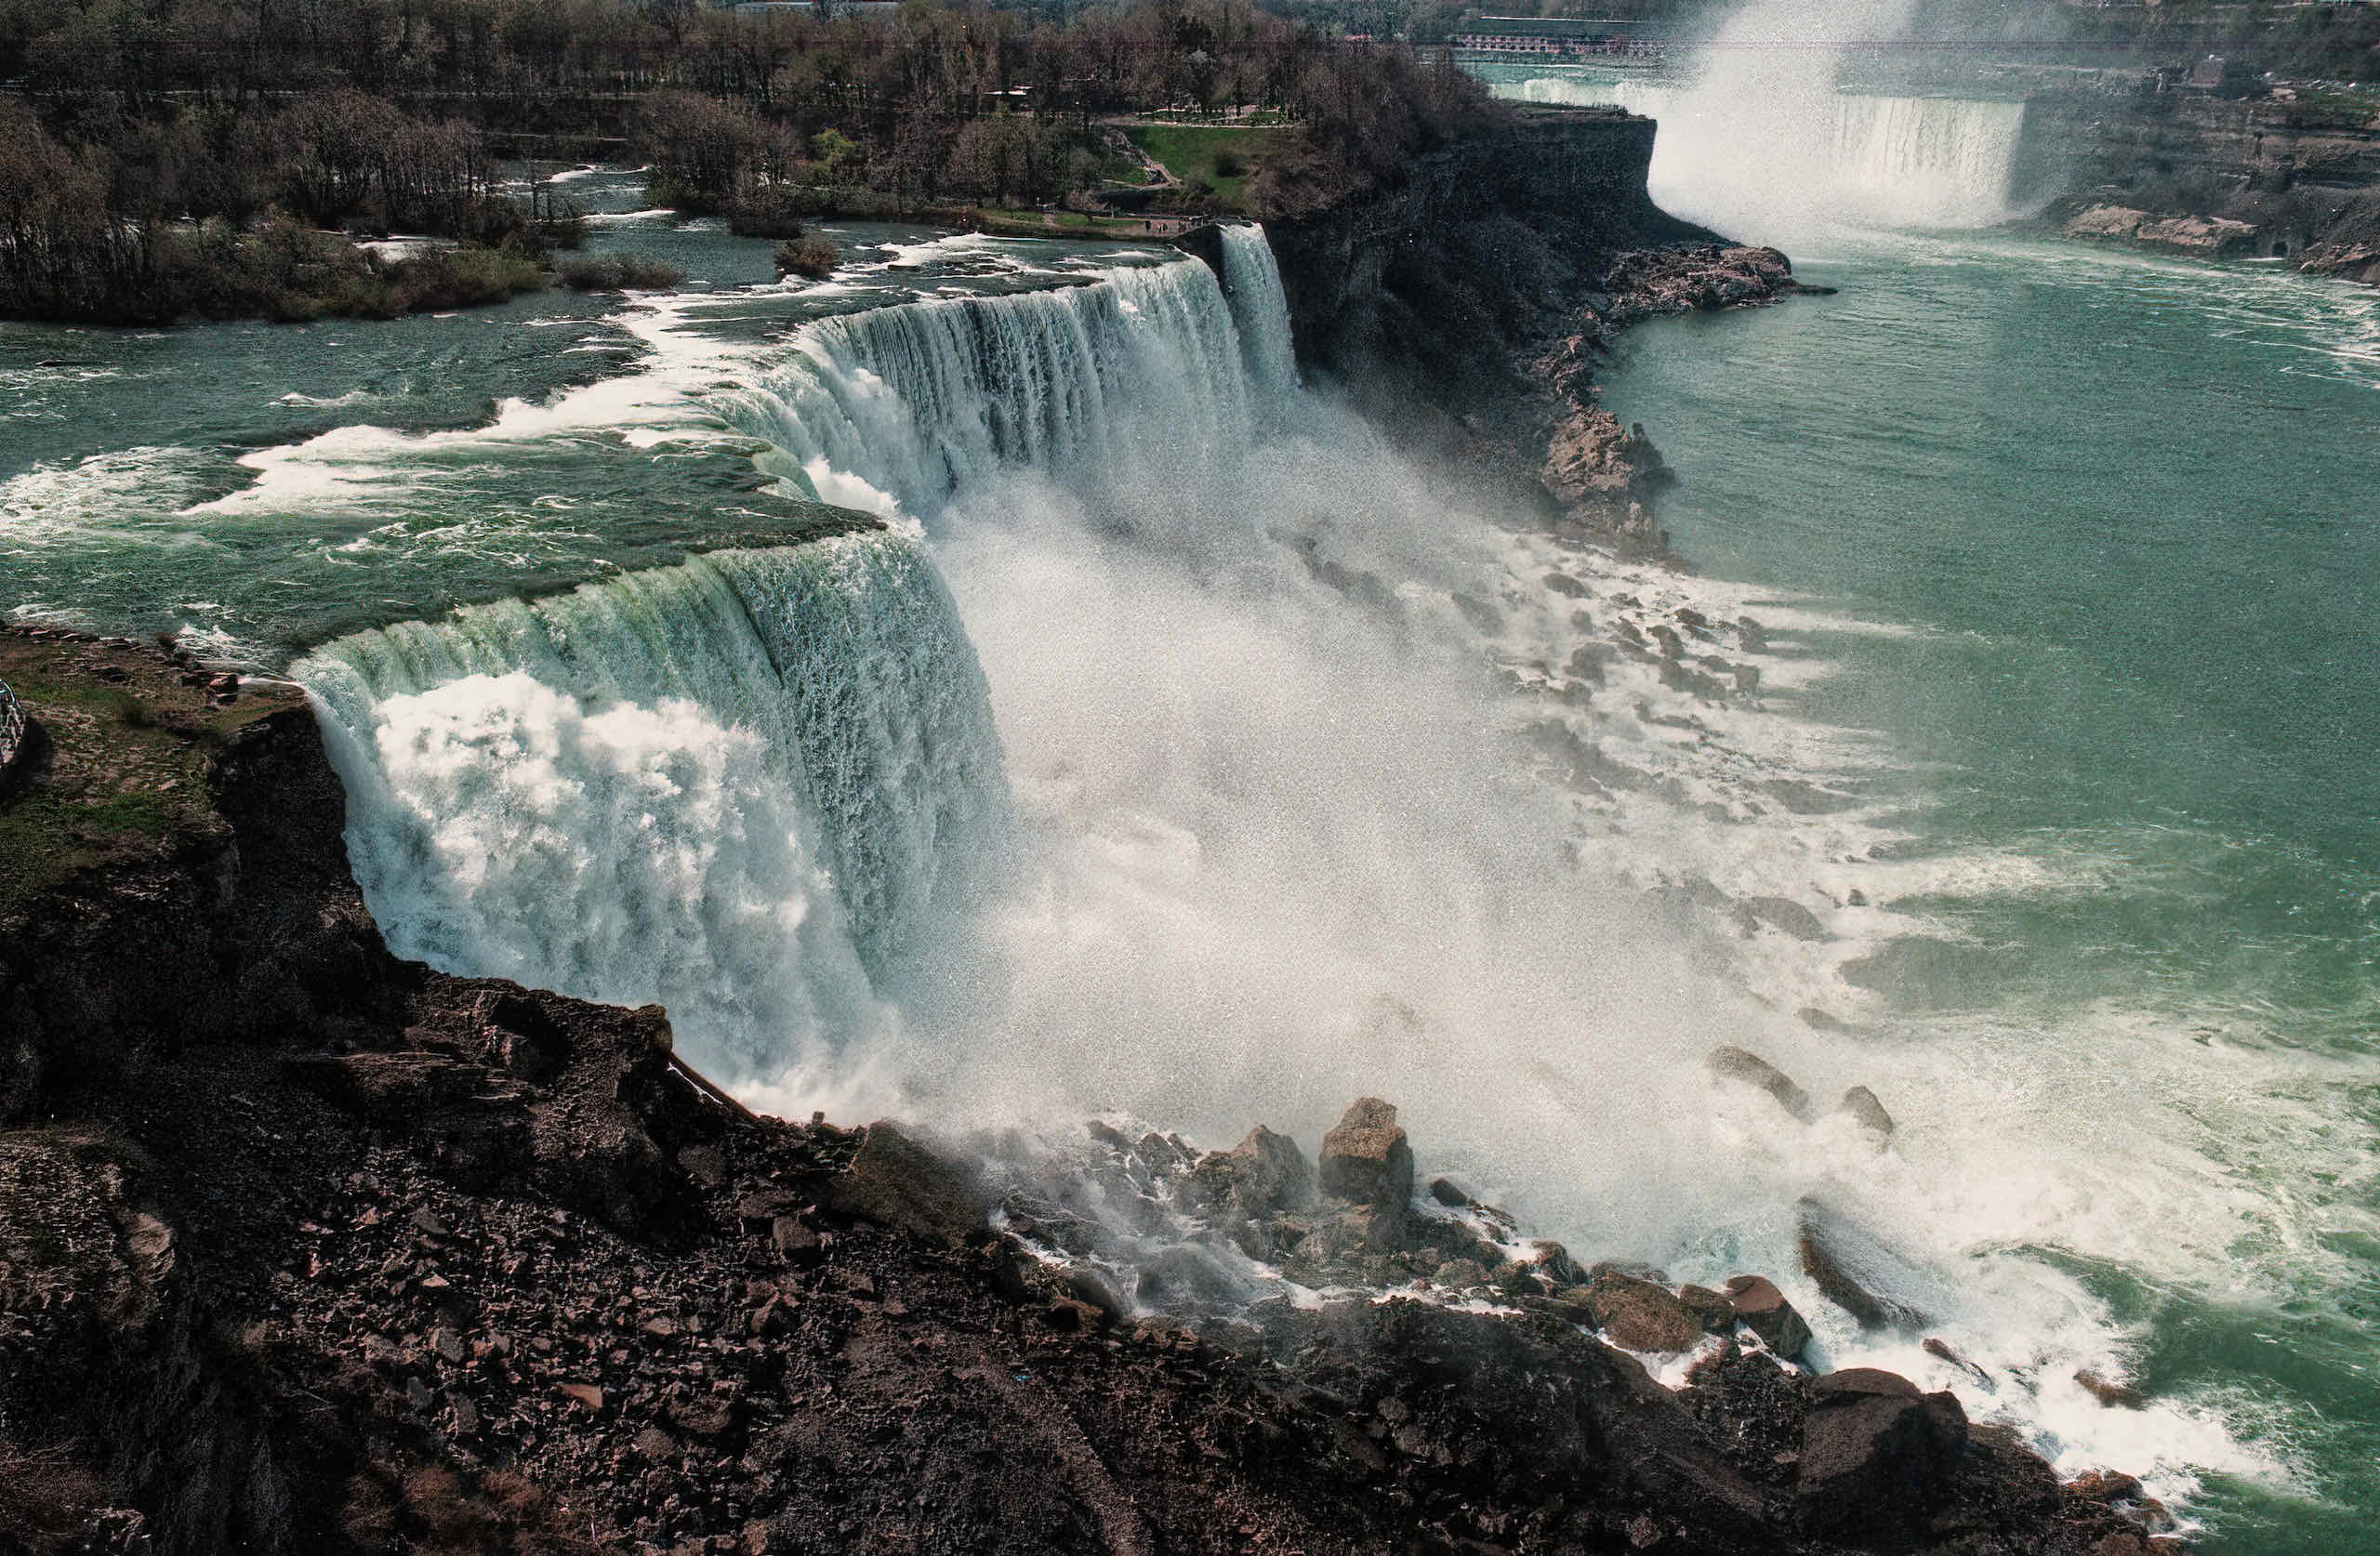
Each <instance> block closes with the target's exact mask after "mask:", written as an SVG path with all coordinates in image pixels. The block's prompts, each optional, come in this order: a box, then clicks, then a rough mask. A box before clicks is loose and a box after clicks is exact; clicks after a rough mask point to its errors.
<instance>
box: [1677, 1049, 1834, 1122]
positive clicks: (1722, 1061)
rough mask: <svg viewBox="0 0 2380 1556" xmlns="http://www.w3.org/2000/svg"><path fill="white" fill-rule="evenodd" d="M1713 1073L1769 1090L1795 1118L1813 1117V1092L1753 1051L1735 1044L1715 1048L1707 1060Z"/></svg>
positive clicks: (1761, 1089) (1805, 1118)
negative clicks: (1798, 1084)
mask: <svg viewBox="0 0 2380 1556" xmlns="http://www.w3.org/2000/svg"><path fill="white" fill-rule="evenodd" d="M1703 1063H1704V1065H1705V1066H1706V1067H1708V1068H1709V1070H1710V1072H1711V1073H1712V1075H1716V1076H1718V1077H1719V1078H1720V1079H1721V1080H1731V1081H1740V1082H1742V1083H1743V1084H1744V1085H1746V1086H1749V1087H1752V1088H1754V1089H1756V1090H1760V1091H1765V1092H1767V1093H1768V1094H1769V1095H1770V1096H1771V1097H1774V1098H1776V1099H1777V1102H1778V1106H1779V1107H1782V1108H1783V1109H1784V1110H1785V1111H1786V1112H1787V1113H1790V1114H1792V1115H1793V1116H1794V1117H1796V1118H1799V1119H1802V1120H1803V1121H1805V1122H1807V1121H1808V1119H1809V1116H1810V1094H1809V1093H1808V1092H1806V1091H1805V1090H1803V1089H1802V1088H1800V1087H1798V1086H1795V1085H1794V1084H1793V1077H1792V1076H1791V1075H1787V1074H1786V1073H1785V1072H1784V1071H1782V1070H1780V1069H1778V1067H1777V1066H1776V1065H1774V1064H1771V1063H1770V1062H1768V1061H1766V1060H1765V1059H1763V1058H1761V1057H1760V1055H1758V1054H1756V1053H1753V1052H1752V1050H1751V1049H1749V1048H1737V1047H1735V1046H1734V1045H1733V1044H1726V1045H1723V1046H1722V1047H1719V1048H1712V1050H1711V1055H1710V1057H1709V1058H1707V1059H1705V1060H1704V1061H1703Z"/></svg>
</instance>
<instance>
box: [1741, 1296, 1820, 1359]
mask: <svg viewBox="0 0 2380 1556" xmlns="http://www.w3.org/2000/svg"><path fill="white" fill-rule="evenodd" d="M1727 1300H1728V1301H1729V1302H1731V1303H1733V1304H1734V1305H1735V1310H1736V1317H1737V1319H1738V1321H1739V1322H1740V1323H1741V1324H1742V1325H1744V1327H1745V1328H1747V1329H1750V1330H1751V1331H1752V1333H1753V1334H1755V1335H1758V1336H1759V1337H1760V1342H1761V1343H1762V1344H1763V1345H1765V1346H1766V1347H1768V1349H1769V1350H1771V1351H1773V1352H1776V1353H1777V1354H1778V1355H1779V1356H1782V1357H1784V1358H1785V1359H1786V1360H1787V1361H1789V1362H1790V1361H1792V1359H1793V1358H1794V1357H1796V1356H1799V1355H1800V1354H1801V1353H1802V1348H1803V1347H1804V1346H1805V1345H1807V1344H1809V1343H1810V1326H1809V1325H1808V1324H1806V1323H1805V1322H1804V1321H1803V1318H1802V1315H1801V1314H1800V1313H1798V1312H1795V1311H1793V1304H1792V1303H1791V1302H1789V1301H1787V1300H1786V1299H1785V1294H1784V1293H1783V1292H1781V1291H1779V1290H1778V1289H1777V1283H1776V1282H1774V1281H1772V1280H1770V1279H1769V1278H1768V1277H1767V1276H1765V1275H1738V1276H1736V1277H1735V1278H1734V1279H1732V1280H1730V1281H1728V1282H1727Z"/></svg>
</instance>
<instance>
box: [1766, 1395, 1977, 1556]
mask: <svg viewBox="0 0 2380 1556" xmlns="http://www.w3.org/2000/svg"><path fill="white" fill-rule="evenodd" d="M1810 1393H1811V1400H1812V1404H1811V1408H1810V1413H1809V1415H1808V1416H1807V1417H1806V1418H1805V1419H1804V1420H1803V1422H1802V1457H1801V1466H1800V1474H1799V1476H1798V1478H1797V1479H1796V1481H1795V1482H1794V1486H1793V1510H1794V1516H1795V1518H1796V1520H1797V1521H1798V1522H1799V1523H1801V1525H1802V1527H1803V1528H1804V1529H1805V1530H1807V1531H1809V1532H1810V1533H1812V1534H1817V1535H1826V1536H1834V1537H1837V1538H1846V1537H1847V1538H1851V1539H1856V1540H1858V1542H1859V1543H1861V1544H1869V1543H1881V1542H1882V1541H1884V1540H1886V1539H1889V1538H1890V1537H1891V1536H1893V1535H1895V1534H1896V1533H1897V1532H1898V1529H1899V1527H1900V1526H1901V1525H1903V1524H1904V1523H1907V1522H1908V1520H1909V1518H1910V1515H1911V1512H1912V1511H1913V1510H1916V1509H1918V1508H1921V1507H1923V1506H1924V1505H1925V1504H1926V1503H1928V1502H1930V1501H1931V1500H1933V1499H1934V1497H1935V1496H1936V1494H1937V1491H1938V1489H1939V1488H1940V1487H1941V1486H1942V1485H1943V1484H1944V1483H1945V1482H1946V1481H1947V1480H1948V1479H1949V1477H1950V1472H1951V1470H1952V1469H1953V1468H1954V1467H1955V1466H1956V1464H1957V1463H1958V1460H1959V1457H1960V1456H1961V1455H1963V1454H1964V1452H1965V1451H1966V1445H1967V1416H1966V1412H1965V1410H1964V1409H1962V1408H1961V1407H1960V1404H1959V1402H1958V1399H1957V1397H1956V1396H1954V1395H1952V1394H1950V1393H1948V1392H1943V1393H1936V1394H1928V1393H1924V1392H1922V1391H1920V1390H1919V1389H1918V1387H1917V1385H1916V1384H1914V1383H1911V1381H1910V1380H1909V1379H1908V1378H1902V1377H1900V1376H1899V1375H1897V1374H1896V1373H1889V1372H1882V1371H1879V1370H1877V1369H1876V1368H1873V1367H1852V1368H1850V1369H1848V1370H1846V1371H1843V1372H1831V1373H1829V1374H1827V1375H1826V1376H1825V1377H1824V1378H1819V1379H1818V1381H1817V1382H1816V1383H1814V1384H1812V1385H1811V1390H1810Z"/></svg>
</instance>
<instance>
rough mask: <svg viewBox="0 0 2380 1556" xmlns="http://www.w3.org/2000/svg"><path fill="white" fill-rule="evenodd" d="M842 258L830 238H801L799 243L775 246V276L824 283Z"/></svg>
mask: <svg viewBox="0 0 2380 1556" xmlns="http://www.w3.org/2000/svg"><path fill="white" fill-rule="evenodd" d="M841 258H842V251H841V250H840V249H838V248H836V246H835V241H834V240H833V239H832V238H803V239H802V240H800V242H799V243H784V244H777V253H776V260H777V274H779V275H802V276H808V277H809V278H810V279H811V280H813V281H824V280H826V278H827V277H828V276H830V275H832V274H834V273H835V266H836V265H837V263H839V262H840V260H841Z"/></svg>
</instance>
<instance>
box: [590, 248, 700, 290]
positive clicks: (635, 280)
mask: <svg viewBox="0 0 2380 1556" xmlns="http://www.w3.org/2000/svg"><path fill="white" fill-rule="evenodd" d="M559 273H560V275H561V277H562V284H563V285H564V286H567V287H569V288H570V289H571V290H572V291H574V292H627V291H638V292H666V291H668V290H669V289H670V288H671V287H673V286H676V285H677V284H679V283H680V282H681V281H683V280H685V279H686V272H685V271H683V270H680V269H679V268H678V267H677V266H675V265H672V264H668V263H666V262H665V261H662V260H659V259H647V258H643V257H640V256H638V255H633V254H596V255H588V256H587V257H581V258H571V259H565V260H563V261H562V265H561V266H560V268H559Z"/></svg>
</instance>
